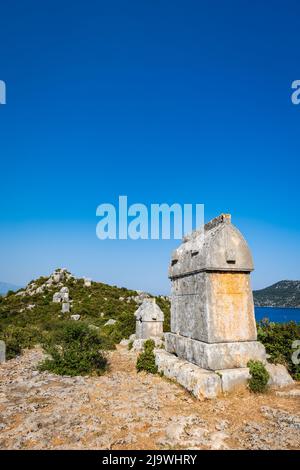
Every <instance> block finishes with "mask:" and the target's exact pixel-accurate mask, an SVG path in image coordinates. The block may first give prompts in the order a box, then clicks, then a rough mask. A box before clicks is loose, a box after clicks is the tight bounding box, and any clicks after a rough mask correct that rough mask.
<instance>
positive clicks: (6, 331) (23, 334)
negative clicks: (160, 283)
mask: <svg viewBox="0 0 300 470" xmlns="http://www.w3.org/2000/svg"><path fill="white" fill-rule="evenodd" d="M86 281H87V280H85V279H83V278H76V277H75V276H73V275H72V274H71V273H69V272H68V271H67V270H65V269H57V270H56V271H54V273H52V274H51V275H50V276H49V277H40V278H39V279H35V280H33V281H31V282H30V283H29V284H28V285H27V286H26V287H24V288H23V289H20V290H19V291H18V292H16V293H12V292H10V293H9V294H8V295H7V296H5V297H0V339H4V340H5V341H6V343H7V344H11V347H10V349H11V350H12V349H13V347H14V346H15V342H17V343H18V345H19V344H21V345H22V347H29V346H32V345H33V344H37V343H38V342H41V341H43V340H44V339H45V337H46V336H49V335H50V334H51V332H53V331H55V330H59V329H60V328H62V327H63V326H64V324H65V322H66V321H73V320H75V321H79V322H84V323H86V324H88V325H89V326H90V327H92V328H94V329H97V330H98V331H99V333H101V334H102V335H103V336H105V338H107V339H108V340H109V341H111V342H112V343H114V344H116V343H118V342H120V341H121V339H122V338H128V337H129V336H130V335H131V334H132V333H134V332H135V316H134V312H135V311H136V310H137V308H138V307H139V305H140V304H141V303H142V302H143V300H144V299H145V298H147V297H152V296H151V295H150V294H147V293H146V292H140V291H135V290H129V289H126V288H124V287H116V286H110V285H107V284H103V283H101V282H94V281H92V282H90V281H89V282H86ZM62 297H63V299H64V300H63V302H62V301H61V300H62ZM155 298H156V302H157V304H158V305H159V307H160V308H161V309H162V310H163V312H164V314H165V329H166V331H168V330H169V329H170V327H169V319H170V302H169V298H168V297H164V296H157V297H155ZM65 306H67V307H68V309H67V310H64V307H65ZM68 310H69V311H68ZM11 355H12V354H11Z"/></svg>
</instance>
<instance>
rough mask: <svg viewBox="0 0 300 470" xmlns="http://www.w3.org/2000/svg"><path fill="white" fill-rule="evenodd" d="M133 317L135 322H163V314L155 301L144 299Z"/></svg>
mask: <svg viewBox="0 0 300 470" xmlns="http://www.w3.org/2000/svg"><path fill="white" fill-rule="evenodd" d="M134 315H135V317H136V320H137V321H142V322H144V321H161V322H163V321H164V314H163V312H162V311H161V309H160V308H159V306H158V305H156V302H155V299H145V300H144V301H143V303H142V304H141V305H140V307H139V308H138V309H137V311H136V312H135V314H134Z"/></svg>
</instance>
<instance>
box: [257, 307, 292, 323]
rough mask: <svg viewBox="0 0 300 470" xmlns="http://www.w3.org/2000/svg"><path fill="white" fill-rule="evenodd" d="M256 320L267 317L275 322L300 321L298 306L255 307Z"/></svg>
mask: <svg viewBox="0 0 300 470" xmlns="http://www.w3.org/2000/svg"><path fill="white" fill-rule="evenodd" d="M255 318H256V321H259V320H262V319H263V318H268V319H269V320H270V321H272V322H275V323H286V322H288V321H291V320H293V321H295V322H297V323H299V322H300V308H277V307H255Z"/></svg>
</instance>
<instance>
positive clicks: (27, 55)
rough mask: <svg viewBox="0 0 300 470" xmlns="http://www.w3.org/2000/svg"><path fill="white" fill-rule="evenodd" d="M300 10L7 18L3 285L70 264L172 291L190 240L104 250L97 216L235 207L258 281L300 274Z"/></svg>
mask: <svg viewBox="0 0 300 470" xmlns="http://www.w3.org/2000/svg"><path fill="white" fill-rule="evenodd" d="M299 39H300V5H299V2H296V1H285V2H283V1H281V2H279V1H269V2H259V1H251V2H250V1H245V0H239V1H226V2H225V1H221V0H219V1H215V2H211V1H202V0H200V1H189V0H188V1H184V2H183V1H176V0H175V1H174V0H173V1H160V2H159V1H155V2H154V1H147V0H145V1H143V2H141V1H130V2H125V1H116V0H112V1H110V2H104V1H89V2H83V1H73V2H68V1H59V2H58V1H56V0H52V1H51V2H50V1H48V0H45V1H43V2H38V1H32V0H31V1H24V0H23V1H16V2H5V3H4V2H2V4H1V11H0V79H1V80H4V81H5V82H6V85H7V104H6V105H5V106H3V105H2V106H0V158H1V186H0V201H1V221H0V280H2V281H7V282H13V283H16V284H23V283H25V282H28V281H29V280H31V279H32V278H34V277H37V276H39V275H42V274H47V273H49V272H50V271H51V270H53V269H55V268H56V267H58V266H65V267H68V268H69V269H70V270H71V271H72V272H74V273H75V274H76V275H86V276H90V277H92V278H93V279H95V280H101V281H103V282H108V283H113V284H117V285H123V286H128V287H132V288H137V289H145V290H149V291H152V292H162V293H167V292H168V290H169V282H168V279H167V267H168V262H169V258H170V253H171V251H172V249H173V248H174V247H176V246H177V245H178V241H174V240H173V241H163V240H162V241H130V240H129V241H123V240H120V241H100V240H98V239H97V238H96V235H95V229H96V224H97V221H98V220H97V218H96V215H95V214H96V207H97V206H98V205H99V204H101V203H105V202H110V203H116V202H117V199H118V196H119V195H123V194H124V195H127V196H128V200H129V203H135V202H140V203H144V204H146V205H149V204H151V203H157V202H158V203H160V202H166V203H169V204H171V203H173V202H178V203H182V204H183V203H194V204H195V203H203V204H205V217H206V220H209V219H210V218H212V217H214V216H216V215H218V214H219V213H221V212H230V213H231V214H232V220H233V223H235V224H236V225H237V226H238V227H239V228H240V229H241V230H242V232H243V233H244V235H245V237H246V238H247V241H248V242H249V245H250V247H251V249H252V251H253V255H254V261H255V266H256V270H255V272H254V273H253V275H252V279H253V286H254V287H255V288H261V287H264V286H266V285H269V284H271V283H272V282H276V281H277V280H280V279H299V278H300V272H299V266H300V250H299V238H300V237H299V235H300V217H299V168H300V163H299V150H300V144H299V126H300V105H299V106H295V105H293V104H292V102H291V92H292V91H291V83H292V81H293V80H296V79H300V70H299V69H300V60H299V55H300V53H299Z"/></svg>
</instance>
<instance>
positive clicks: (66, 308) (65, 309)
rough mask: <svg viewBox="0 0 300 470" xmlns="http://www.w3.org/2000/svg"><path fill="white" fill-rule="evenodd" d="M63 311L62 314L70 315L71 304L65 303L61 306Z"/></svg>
mask: <svg viewBox="0 0 300 470" xmlns="http://www.w3.org/2000/svg"><path fill="white" fill-rule="evenodd" d="M61 311H62V313H68V312H70V304H69V302H63V303H62V305H61Z"/></svg>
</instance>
